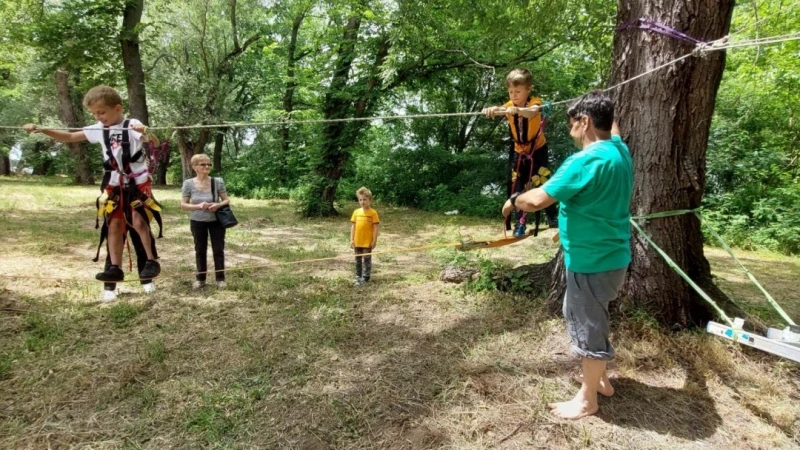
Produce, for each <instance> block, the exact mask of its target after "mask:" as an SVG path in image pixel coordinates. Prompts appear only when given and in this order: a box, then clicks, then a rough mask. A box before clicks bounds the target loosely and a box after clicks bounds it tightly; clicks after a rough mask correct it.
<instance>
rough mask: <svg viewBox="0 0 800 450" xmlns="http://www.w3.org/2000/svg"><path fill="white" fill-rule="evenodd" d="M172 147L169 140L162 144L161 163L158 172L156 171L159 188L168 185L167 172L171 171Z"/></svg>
mask: <svg viewBox="0 0 800 450" xmlns="http://www.w3.org/2000/svg"><path fill="white" fill-rule="evenodd" d="M170 149H171V146H170V144H169V140H166V141H163V142H162V143H161V150H162V153H161V158H162V159H161V161H159V163H158V170H157V171H156V184H157V185H159V186H166V185H167V170H168V169H169V161H170V153H172V152H171V150H170Z"/></svg>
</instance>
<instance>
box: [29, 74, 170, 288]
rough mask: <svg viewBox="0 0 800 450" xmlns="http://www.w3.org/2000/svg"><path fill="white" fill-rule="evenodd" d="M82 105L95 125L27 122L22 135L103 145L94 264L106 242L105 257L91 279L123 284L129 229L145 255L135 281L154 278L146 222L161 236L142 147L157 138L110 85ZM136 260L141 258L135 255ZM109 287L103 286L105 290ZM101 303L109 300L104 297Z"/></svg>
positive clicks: (154, 264) (92, 91)
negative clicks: (70, 127) (129, 114)
mask: <svg viewBox="0 0 800 450" xmlns="http://www.w3.org/2000/svg"><path fill="white" fill-rule="evenodd" d="M83 104H84V106H86V107H87V108H88V109H89V110H90V111H91V112H92V115H93V116H94V118H95V119H96V120H97V123H95V124H94V125H90V126H87V127H84V128H83V129H82V130H80V131H62V130H51V129H46V128H39V127H38V126H37V125H35V124H27V125H25V126H24V128H25V131H27V132H29V133H43V134H46V135H47V136H50V137H51V138H53V139H55V140H57V141H60V142H66V143H73V142H82V141H89V142H91V143H93V144H96V143H99V144H100V145H101V146H102V150H103V168H104V169H105V173H104V176H103V181H102V183H101V185H100V191H101V192H105V193H106V194H107V199H106V201H105V202H104V203H103V204H102V205H101V204H100V198H99V197H98V202H97V205H98V217H99V216H102V217H103V226H102V230H101V234H100V244H99V245H98V247H97V255H96V256H95V258H94V261H97V260H98V259H99V256H100V248H101V247H102V245H103V242H104V241H105V240H106V238H107V239H108V241H107V249H108V258H107V264H106V267H105V270H103V271H102V272H100V273H98V274H97V275H96V276H95V278H97V279H98V280H100V281H104V282H106V283H115V282H119V281H123V280H124V278H125V274H124V272H123V270H122V268H121V265H122V253H123V247H124V245H125V241H126V239H125V236H126V234H127V232H128V230H131V229H132V231H133V232H135V233H136V234H137V237H138V240H139V241H140V243H141V246H139V245H134V247H137V250H139V248H141V250H142V251H144V253H145V258H144V259H143V261H144V264H140V265H139V267H138V269H139V278H141V279H143V280H145V279H152V278H155V277H156V276H158V274H159V273H160V272H161V266H160V265H159V263H158V261H156V259H157V258H158V254H157V252H156V246H155V239H154V236H153V234H152V232H151V230H150V222H151V219H153V218H155V219H156V221H157V222H158V224H159V237H161V225H162V222H161V214H160V212H161V208H160V206H159V205H158V203H157V202H156V201H155V200H154V199H153V195H152V190H151V180H150V172H149V171H148V169H147V164H146V158H147V156H146V153H145V150H144V149H143V147H142V143H143V142H153V143H154V144H155V145H158V140H157V139H156V137H155V136H153V135H152V134H150V133H148V132H147V127H146V126H145V125H144V124H142V123H141V122H140V121H138V120H136V119H126V118H125V116H124V114H123V110H122V98H121V97H120V95H119V93H118V92H117V91H116V90H114V89H113V88H111V87H108V86H96V87H94V88H92V89H90V90H89V92H87V93H86V96H85V97H84V99H83ZM101 195H102V194H101ZM98 227H99V222H98ZM137 259H139V260H142V258H140V257H138V255H137ZM109 286H110V285H109V284H107V285H106V289H108V287H109ZM112 289H113V288H112ZM146 290H147V288H146ZM105 299H106V300H113V299H111V298H109V296H108V295H106V297H105Z"/></svg>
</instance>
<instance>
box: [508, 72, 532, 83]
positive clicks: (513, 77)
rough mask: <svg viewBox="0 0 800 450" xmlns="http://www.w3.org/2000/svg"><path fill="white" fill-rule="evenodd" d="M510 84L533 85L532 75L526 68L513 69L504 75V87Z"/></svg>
mask: <svg viewBox="0 0 800 450" xmlns="http://www.w3.org/2000/svg"><path fill="white" fill-rule="evenodd" d="M511 86H524V87H532V86H533V75H531V71H530V70H528V69H514V70H512V71H511V72H509V73H508V76H507V77H506V87H511Z"/></svg>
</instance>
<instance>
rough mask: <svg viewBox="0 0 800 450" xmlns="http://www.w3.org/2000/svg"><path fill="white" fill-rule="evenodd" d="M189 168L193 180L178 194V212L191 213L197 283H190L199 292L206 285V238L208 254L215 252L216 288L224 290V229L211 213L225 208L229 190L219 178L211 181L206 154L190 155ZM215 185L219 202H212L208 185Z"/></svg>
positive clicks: (209, 164)
mask: <svg viewBox="0 0 800 450" xmlns="http://www.w3.org/2000/svg"><path fill="white" fill-rule="evenodd" d="M191 164H192V169H193V170H194V172H195V173H196V174H197V176H196V177H194V178H192V179H190V180H186V181H184V182H183V191H182V195H181V209H182V210H184V211H191V212H190V213H189V219H190V224H191V229H192V236H194V254H195V260H196V263H197V280H196V281H195V282H194V284H192V288H193V289H200V288H202V287H203V286H205V284H206V272H207V271H208V266H207V263H206V254H207V252H208V237H209V236H210V237H211V251H212V252H213V253H214V270H215V271H214V274H215V278H216V281H217V287H218V288H224V287H225V227H223V226H222V225H221V224H220V223H219V222H218V221H217V217H216V215H215V214H214V211H216V210H218V209H219V208H220V207H222V206H224V205H227V204H228V203H229V200H228V191H227V190H226V189H225V183H224V182H223V181H222V178H216V179H215V178H211V177H209V176H208V174H209V172H211V159H210V158H209V157H208V155H205V154H202V153H201V154H198V155H194V156H192V161H191ZM212 182H216V191H217V197H218V199H219V201H218V202H216V203H215V202H214V197H213V195H212V192H211V183H212Z"/></svg>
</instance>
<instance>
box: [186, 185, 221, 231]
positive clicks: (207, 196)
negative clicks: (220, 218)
mask: <svg viewBox="0 0 800 450" xmlns="http://www.w3.org/2000/svg"><path fill="white" fill-rule="evenodd" d="M212 181H216V183H217V199H219V194H227V193H228V191H227V190H226V189H225V182H224V181H222V178H212ZM181 196H182V197H183V198H188V199H189V203H191V204H193V205H199V204H200V203H203V202H209V203H213V202H214V199H213V198H212V197H211V190H210V189H209V190H207V191H201V190H200V189H197V185H195V184H194V178H191V179H188V180H186V181H184V182H183V189H181ZM189 219H191V220H194V221H196V222H214V221H215V220H217V216H216V215H214V213H213V212H212V211H204V210H202V209H198V210H195V211H190V212H189Z"/></svg>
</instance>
